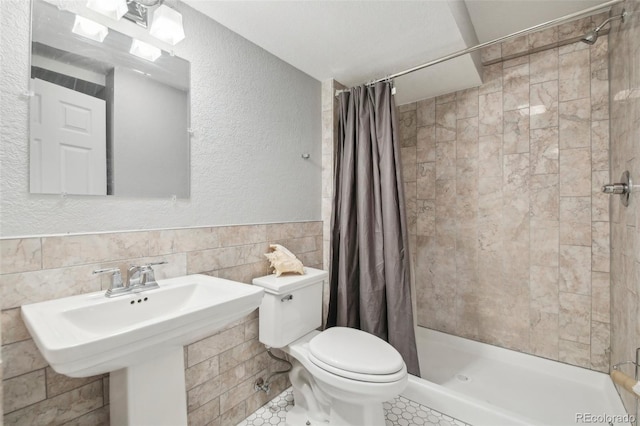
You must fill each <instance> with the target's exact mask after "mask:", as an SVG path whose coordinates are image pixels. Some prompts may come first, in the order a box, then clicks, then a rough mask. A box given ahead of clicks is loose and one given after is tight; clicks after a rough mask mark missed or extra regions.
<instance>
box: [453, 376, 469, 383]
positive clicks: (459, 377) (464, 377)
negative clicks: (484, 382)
mask: <svg viewBox="0 0 640 426" xmlns="http://www.w3.org/2000/svg"><path fill="white" fill-rule="evenodd" d="M456 379H457V380H458V381H459V382H462V383H467V382H470V381H471V378H470V377H467V376H465V375H464V374H456Z"/></svg>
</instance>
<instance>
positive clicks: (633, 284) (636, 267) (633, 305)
mask: <svg viewBox="0 0 640 426" xmlns="http://www.w3.org/2000/svg"><path fill="white" fill-rule="evenodd" d="M622 7H624V8H625V9H626V10H627V12H629V15H628V17H627V18H626V19H625V22H624V23H621V22H620V21H616V22H615V23H614V24H613V26H612V29H611V32H610V34H609V40H610V42H611V43H610V46H611V47H610V53H609V55H610V56H609V59H610V63H609V66H610V73H611V74H610V80H611V94H610V99H611V180H612V181H615V182H617V181H618V179H619V178H620V175H621V174H622V172H623V171H625V170H629V172H630V173H631V177H632V179H633V180H634V183H635V185H636V186H637V185H638V182H640V16H639V15H640V2H638V1H633V2H625V3H624V4H623V5H620V6H619V7H618V6H616V8H615V14H619V13H620V12H621V11H620V9H621V8H622ZM638 197H640V193H638V192H637V190H636V192H635V193H634V194H632V196H631V199H630V200H629V206H628V207H626V208H625V207H624V206H622V205H621V204H620V202H619V201H618V197H614V198H612V200H611V363H612V364H616V363H619V362H623V361H629V360H633V359H634V358H635V350H636V348H638V347H640V199H638ZM622 371H624V372H625V373H627V374H629V375H631V376H633V373H634V372H633V368H631V366H625V367H622ZM620 395H622V400H623V402H624V404H625V407H626V409H627V411H628V412H629V413H630V414H635V415H636V416H638V415H640V410H639V408H640V407H639V405H640V404H639V402H638V400H637V399H635V398H634V397H633V396H631V395H630V394H629V393H628V392H625V391H624V390H621V391H620Z"/></svg>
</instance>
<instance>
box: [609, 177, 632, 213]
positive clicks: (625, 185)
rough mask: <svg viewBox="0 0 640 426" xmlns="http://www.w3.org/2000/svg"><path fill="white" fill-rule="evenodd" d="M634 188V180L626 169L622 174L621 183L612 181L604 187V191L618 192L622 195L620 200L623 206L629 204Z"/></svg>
mask: <svg viewBox="0 0 640 426" xmlns="http://www.w3.org/2000/svg"><path fill="white" fill-rule="evenodd" d="M632 188H633V182H632V181H631V176H630V175H629V171H628V170H625V171H624V172H623V173H622V176H620V182H619V183H610V184H607V185H604V186H603V187H602V192H604V193H605V194H618V195H620V202H621V203H622V205H623V206H625V207H627V206H629V197H630V196H631V189H632Z"/></svg>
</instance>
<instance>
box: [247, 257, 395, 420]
mask: <svg viewBox="0 0 640 426" xmlns="http://www.w3.org/2000/svg"><path fill="white" fill-rule="evenodd" d="M327 278H328V274H327V272H325V271H321V270H318V269H313V268H305V274H304V275H294V276H291V275H289V276H281V277H276V276H275V275H268V276H265V277H260V278H256V279H254V280H253V283H254V284H255V285H260V286H262V287H264V289H265V296H264V298H263V301H262V304H261V305H260V322H259V328H260V330H259V340H260V341H261V342H262V343H264V344H265V345H267V346H269V347H274V348H280V349H282V350H283V351H284V352H286V353H288V354H289V355H290V359H291V361H292V364H293V367H292V370H291V372H290V373H289V378H290V380H291V385H292V387H293V394H294V408H293V409H292V410H290V411H289V412H288V413H287V425H306V424H310V425H316V424H321V423H324V424H327V423H328V424H330V425H334V426H336V425H339V426H383V425H384V424H385V419H384V412H383V409H382V403H383V402H384V401H388V400H390V399H392V398H393V397H395V396H396V395H398V394H399V393H400V392H402V391H403V390H404V388H405V387H406V385H407V380H408V376H407V368H406V365H405V363H404V361H403V360H402V356H401V355H400V353H398V351H397V350H396V349H395V348H393V347H392V346H391V345H389V344H388V343H387V342H385V341H384V340H382V339H380V338H378V337H376V336H374V335H372V334H369V333H366V332H364V331H360V330H356V329H352V328H346V327H332V328H329V329H327V330H325V331H322V332H320V331H318V330H316V328H318V327H319V326H320V325H321V323H322V286H323V283H324V282H325V281H326V280H327ZM307 422H308V423H307Z"/></svg>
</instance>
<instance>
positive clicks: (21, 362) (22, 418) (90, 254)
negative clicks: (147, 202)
mask: <svg viewBox="0 0 640 426" xmlns="http://www.w3.org/2000/svg"><path fill="white" fill-rule="evenodd" d="M270 243H279V244H283V245H284V246H286V247H287V248H289V249H290V250H292V251H293V252H294V253H296V254H297V255H298V257H299V258H300V259H301V260H302V262H303V263H304V264H305V265H308V266H312V267H321V264H322V223H321V222H294V223H281V224H267V225H244V226H224V227H222V226H221V227H200V228H185V229H167V230H151V231H141V232H122V233H104V234H87V235H71V236H51V237H30V238H16V239H2V240H0V259H1V261H2V263H1V265H0V270H1V271H2V275H0V283H1V286H2V287H1V290H2V298H1V299H0V303H1V308H2V360H3V363H2V366H3V367H4V368H3V379H4V380H3V390H4V395H3V402H4V404H3V405H4V424H5V425H7V426H8V425H18V424H51V425H57V424H68V425H108V424H109V391H108V389H109V379H108V375H102V376H95V377H89V378H83V379H72V378H69V377H66V376H64V375H60V374H57V373H55V372H54V371H53V370H52V369H51V368H50V367H49V366H48V365H47V363H46V361H45V360H44V359H43V358H42V356H41V355H40V353H39V351H38V349H37V348H36V347H35V345H34V343H33V340H32V339H31V338H30V335H29V333H28V331H27V330H26V328H25V327H24V324H23V323H22V320H21V317H20V309H19V307H20V305H22V304H26V303H33V302H39V301H44V300H49V299H54V298H59V297H65V296H71V295H75V294H81V293H87V292H91V291H98V290H101V289H102V290H105V289H106V288H108V286H109V278H108V277H105V276H92V275H91V271H93V270H94V269H97V268H104V267H116V266H117V267H120V269H121V270H125V268H127V267H128V265H130V264H141V263H145V262H150V261H159V260H167V261H168V262H169V263H168V264H167V265H163V266H157V267H156V268H155V269H156V271H157V272H156V277H157V278H158V279H161V278H170V277H175V276H180V275H185V274H194V273H204V274H208V275H213V276H218V277H222V278H228V279H232V280H236V281H240V282H245V283H250V282H251V280H252V278H254V277H257V276H261V275H264V274H266V273H267V268H268V263H267V261H266V259H265V257H264V256H263V253H266V252H267V250H268V244H270ZM257 336H258V317H257V311H255V312H253V313H252V314H250V315H248V316H247V317H245V318H243V319H242V320H239V321H236V322H234V323H233V324H230V325H229V326H227V327H225V328H224V329H223V330H221V331H220V332H218V333H216V334H215V335H212V336H210V337H207V338H205V339H202V340H200V341H198V342H195V343H193V344H191V345H189V346H187V347H185V376H186V384H187V404H188V418H189V425H205V424H212V425H231V424H237V423H238V422H239V421H241V420H242V419H244V418H245V417H247V416H248V415H249V414H250V413H252V412H253V411H255V410H256V409H257V408H258V407H260V406H262V405H263V404H264V403H265V402H266V401H268V400H269V399H271V398H273V396H274V395H277V394H278V393H279V392H280V391H282V390H283V389H285V388H287V386H289V384H288V383H287V382H288V380H287V378H286V376H280V377H279V378H278V379H276V380H275V381H274V382H273V384H272V391H271V392H270V393H269V394H266V393H264V392H255V391H254V389H253V382H254V381H255V380H256V379H257V378H258V377H266V376H267V375H268V374H270V373H271V372H272V371H274V370H277V369H282V365H280V363H277V362H275V361H273V360H271V359H270V358H269V357H268V356H267V353H266V351H265V348H264V345H262V344H260V343H259V342H258V340H257Z"/></svg>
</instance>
